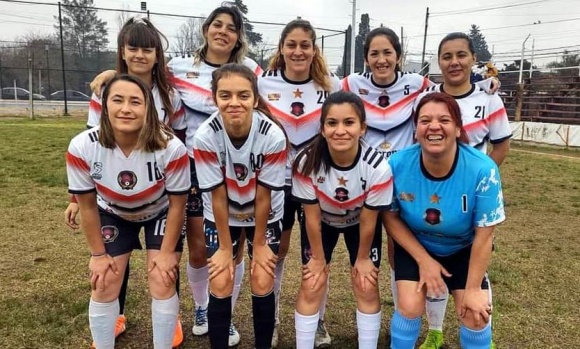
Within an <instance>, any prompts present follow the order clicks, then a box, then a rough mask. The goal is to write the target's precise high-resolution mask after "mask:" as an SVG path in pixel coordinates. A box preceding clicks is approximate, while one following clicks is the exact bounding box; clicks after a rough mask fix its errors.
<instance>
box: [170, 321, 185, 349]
mask: <svg viewBox="0 0 580 349" xmlns="http://www.w3.org/2000/svg"><path fill="white" fill-rule="evenodd" d="M181 343H183V327H181V316H178V317H177V323H176V324H175V334H174V335H173V344H172V345H171V347H172V348H177V347H179V346H180V345H181Z"/></svg>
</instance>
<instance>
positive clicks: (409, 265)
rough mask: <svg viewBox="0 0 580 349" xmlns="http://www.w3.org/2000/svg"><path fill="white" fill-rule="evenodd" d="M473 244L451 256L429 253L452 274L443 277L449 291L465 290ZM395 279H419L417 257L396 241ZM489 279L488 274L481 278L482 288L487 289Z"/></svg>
mask: <svg viewBox="0 0 580 349" xmlns="http://www.w3.org/2000/svg"><path fill="white" fill-rule="evenodd" d="M471 246H472V245H469V246H467V247H464V248H463V249H461V250H459V251H457V252H456V253H454V254H452V255H449V256H445V257H442V256H436V255H433V254H431V253H429V255H430V256H431V257H432V258H433V259H435V260H436V261H437V262H439V263H440V264H441V265H442V266H443V268H445V269H447V271H448V272H449V273H450V274H451V275H452V276H451V277H445V276H444V277H443V280H444V281H445V284H446V285H447V288H448V289H449V291H453V290H464V289H465V284H466V283H467V273H468V272H469V259H470V258H471ZM395 280H396V281H399V280H408V281H419V265H418V264H417V262H416V261H415V259H414V258H413V257H412V256H411V255H410V254H409V253H408V252H407V251H406V250H405V249H404V248H402V247H401V245H399V244H397V242H396V241H395ZM488 288H489V281H488V279H487V274H486V275H485V276H484V277H483V280H481V289H483V290H487V289H488Z"/></svg>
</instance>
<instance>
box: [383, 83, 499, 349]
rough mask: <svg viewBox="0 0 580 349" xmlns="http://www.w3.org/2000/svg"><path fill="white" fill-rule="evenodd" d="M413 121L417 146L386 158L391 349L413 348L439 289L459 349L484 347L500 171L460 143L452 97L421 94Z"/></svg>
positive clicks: (488, 340)
mask: <svg viewBox="0 0 580 349" xmlns="http://www.w3.org/2000/svg"><path fill="white" fill-rule="evenodd" d="M415 120H416V125H417V131H416V139H417V142H418V144H416V145H414V146H411V147H409V148H407V149H405V150H402V151H399V152H397V153H396V154H394V155H393V156H391V157H390V158H389V164H390V165H391V168H392V171H393V178H394V195H393V198H394V202H393V211H390V212H388V217H387V220H386V222H387V228H388V231H389V233H390V234H391V235H392V236H393V239H394V240H395V241H396V244H395V276H396V283H397V289H398V302H397V307H396V310H395V314H394V316H393V319H392V320H391V348H395V349H403V348H405V349H406V348H409V349H410V348H414V346H415V342H416V341H417V338H418V336H419V331H420V329H421V315H422V314H423V312H424V309H425V300H426V298H427V296H433V297H437V296H439V295H440V294H442V293H445V290H446V289H449V291H451V293H452V294H453V298H454V300H455V306H456V309H457V314H458V316H459V319H460V321H461V328H460V341H461V346H462V348H474V349H475V348H489V347H490V346H491V343H492V341H491V321H490V314H491V309H492V308H491V297H490V295H489V292H488V291H487V290H488V288H489V280H488V279H487V276H486V270H487V268H488V265H489V262H490V259H491V247H492V241H493V231H494V228H495V226H496V225H497V224H499V223H501V222H503V221H504V220H505V213H504V206H503V196H502V190H501V181H500V178H499V169H498V167H497V165H496V164H495V163H494V162H493V161H492V160H491V159H490V158H489V157H488V156H486V155H485V154H483V153H481V152H480V151H478V150H476V149H474V148H472V147H470V146H469V145H467V144H466V143H467V136H466V134H465V131H464V129H463V128H462V120H461V111H460V109H459V106H458V104H457V102H455V100H454V99H453V97H451V96H449V95H447V94H444V93H433V94H430V95H428V96H426V97H424V98H423V99H422V100H421V101H420V102H419V104H418V106H417V110H416V113H415Z"/></svg>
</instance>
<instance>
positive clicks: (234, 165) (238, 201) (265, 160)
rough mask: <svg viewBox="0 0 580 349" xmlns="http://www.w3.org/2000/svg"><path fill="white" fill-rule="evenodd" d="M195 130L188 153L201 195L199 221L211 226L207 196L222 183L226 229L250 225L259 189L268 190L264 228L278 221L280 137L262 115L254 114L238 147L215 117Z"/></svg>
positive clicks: (281, 180)
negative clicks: (201, 218) (268, 208)
mask: <svg viewBox="0 0 580 349" xmlns="http://www.w3.org/2000/svg"><path fill="white" fill-rule="evenodd" d="M198 131H199V132H197V133H196V134H195V137H194V139H193V151H194V157H195V168H196V171H197V175H198V180H199V188H200V189H201V190H202V191H203V216H204V217H205V218H206V219H209V220H210V221H212V222H215V218H214V215H213V208H212V194H211V191H212V190H213V189H215V188H217V187H218V186H220V185H222V184H225V185H226V188H227V192H228V201H229V207H228V213H229V224H230V226H235V227H247V226H253V225H254V224H255V200H256V188H257V185H258V184H260V185H262V186H264V187H267V188H270V189H271V190H272V192H271V193H272V194H271V195H272V204H271V206H272V208H271V212H270V216H269V217H268V223H272V222H275V221H279V220H280V219H282V215H283V210H284V191H283V189H284V168H285V164H286V137H285V136H284V133H283V132H282V130H281V129H280V127H278V126H277V125H276V124H274V122H272V120H270V119H269V118H268V117H267V116H265V115H263V114H262V113H260V112H254V114H253V119H252V128H251V129H250V134H249V135H248V138H247V139H246V141H245V142H244V144H243V145H242V146H240V147H235V146H234V145H233V144H232V142H231V141H230V138H229V136H228V135H227V133H226V131H225V129H224V125H223V120H222V117H221V115H220V114H219V113H217V112H216V113H214V114H212V115H211V116H210V117H209V119H207V120H206V121H205V122H204V123H203V124H201V125H200V127H199V129H198Z"/></svg>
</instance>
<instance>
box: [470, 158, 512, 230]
mask: <svg viewBox="0 0 580 349" xmlns="http://www.w3.org/2000/svg"><path fill="white" fill-rule="evenodd" d="M504 220H505V210H504V202H503V193H502V188H501V179H500V176H499V169H498V167H497V166H496V165H495V164H493V163H491V161H490V164H489V166H484V167H483V168H482V169H481V170H480V171H479V175H478V184H477V187H476V190H475V208H474V215H473V224H474V226H475V227H491V226H494V225H497V224H499V223H501V222H503V221H504Z"/></svg>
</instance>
